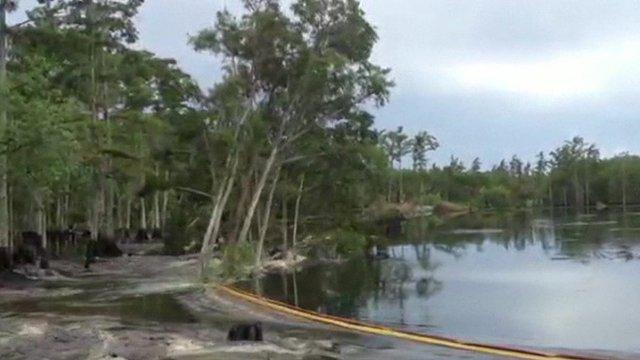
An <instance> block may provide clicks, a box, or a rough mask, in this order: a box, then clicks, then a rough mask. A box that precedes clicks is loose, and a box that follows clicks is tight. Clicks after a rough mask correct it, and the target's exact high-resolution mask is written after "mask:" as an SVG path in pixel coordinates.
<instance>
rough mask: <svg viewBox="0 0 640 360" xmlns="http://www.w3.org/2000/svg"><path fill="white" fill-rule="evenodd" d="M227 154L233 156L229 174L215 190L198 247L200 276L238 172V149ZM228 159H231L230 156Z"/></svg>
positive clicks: (205, 266) (218, 229) (208, 256)
mask: <svg viewBox="0 0 640 360" xmlns="http://www.w3.org/2000/svg"><path fill="white" fill-rule="evenodd" d="M229 156H230V157H231V156H234V157H235V159H233V165H232V166H231V171H230V174H229V175H228V176H227V177H226V178H225V179H224V180H223V181H222V183H221V184H220V187H219V189H218V192H217V196H216V198H215V200H214V204H213V209H212V210H211V217H210V218H209V225H208V226H207V231H206V232H205V234H204V239H203V240H202V248H201V249H200V276H201V277H203V278H204V277H205V275H206V270H207V268H208V267H209V259H210V254H209V253H210V250H211V247H212V244H213V243H215V240H216V239H217V238H218V233H219V232H220V224H221V221H222V213H223V212H224V209H225V208H226V206H227V202H228V201H229V195H231V191H232V190H233V185H234V184H235V180H236V174H237V172H238V164H239V162H240V154H239V153H238V151H235V152H234V155H231V154H229ZM228 160H231V159H230V158H229V159H228Z"/></svg>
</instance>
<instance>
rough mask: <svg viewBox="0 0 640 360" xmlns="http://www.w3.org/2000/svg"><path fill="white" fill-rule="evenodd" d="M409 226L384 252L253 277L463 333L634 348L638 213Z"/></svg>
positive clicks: (343, 312)
mask: <svg viewBox="0 0 640 360" xmlns="http://www.w3.org/2000/svg"><path fill="white" fill-rule="evenodd" d="M424 222H425V220H418V221H411V222H409V223H406V224H405V226H404V230H403V236H402V239H400V240H396V241H395V242H394V243H393V244H390V245H389V246H388V248H387V251H388V253H389V254H390V259H387V260H378V261H371V260H365V259H364V258H360V259H353V260H351V261H349V262H346V263H343V264H340V265H335V264H332V265H321V266H316V267H312V268H307V269H303V270H300V271H299V272H297V273H295V274H289V275H271V276H269V277H267V278H265V279H263V280H262V281H261V283H260V284H259V285H256V286H258V287H259V289H254V290H257V291H260V292H261V293H262V294H264V295H265V296H269V297H272V298H275V299H278V300H283V301H287V302H290V303H292V304H297V305H298V306H301V307H303V308H307V309H311V310H315V311H320V312H324V313H329V314H332V315H339V316H346V317H352V318H356V319H360V320H364V321H368V322H373V323H379V324H384V325H389V326H393V327H397V328H402V329H408V330H413V331H418V332H425V333H430V334H441V335H446V336H451V337H456V338H461V339H465V340H472V341H480V342H488V343H494V344H505V345H507V344H508V345H519V346H527V347H533V348H555V349H574V350H606V351H620V352H625V353H637V354H640V306H639V305H640V213H627V214H626V215H622V214H619V213H601V214H597V215H587V216H585V215H582V216H576V215H567V214H554V215H553V216H552V215H549V214H538V215H534V214H521V215H508V216H496V215H491V216H488V215H473V216H468V217H464V218H459V219H456V220H451V221H448V222H447V223H446V224H445V225H443V226H441V227H438V228H437V229H436V230H427V229H426V226H424Z"/></svg>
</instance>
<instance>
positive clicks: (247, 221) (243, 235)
mask: <svg viewBox="0 0 640 360" xmlns="http://www.w3.org/2000/svg"><path fill="white" fill-rule="evenodd" d="M278 150H279V149H278V146H277V145H274V147H273V149H272V150H271V154H270V155H269V158H268V159H267V162H266V163H265V165H264V169H263V170H262V174H261V175H260V180H259V181H258V184H257V186H256V189H255V190H254V193H253V197H252V198H251V203H250V205H249V209H248V210H247V216H246V217H245V218H244V222H243V223H242V229H241V230H240V236H238V243H241V244H242V243H244V242H246V241H247V236H248V235H249V230H250V228H251V223H252V222H253V216H254V215H255V212H256V208H257V207H258V202H259V201H260V196H261V195H262V191H263V189H264V186H265V184H266V183H267V178H268V177H269V173H270V172H271V169H272V168H273V164H274V163H275V161H276V157H277V155H278Z"/></svg>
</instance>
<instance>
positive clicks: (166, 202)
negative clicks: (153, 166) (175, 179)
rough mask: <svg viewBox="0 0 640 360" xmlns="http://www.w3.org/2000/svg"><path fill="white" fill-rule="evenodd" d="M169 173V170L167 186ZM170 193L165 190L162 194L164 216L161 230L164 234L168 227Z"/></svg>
mask: <svg viewBox="0 0 640 360" xmlns="http://www.w3.org/2000/svg"><path fill="white" fill-rule="evenodd" d="M169 178H170V175H169V171H168V170H167V172H166V173H165V181H166V182H167V184H168V183H169ZM169 191H170V190H165V191H163V192H162V215H161V219H160V229H162V231H163V232H164V229H165V226H166V225H167V216H168V214H167V210H168V207H169Z"/></svg>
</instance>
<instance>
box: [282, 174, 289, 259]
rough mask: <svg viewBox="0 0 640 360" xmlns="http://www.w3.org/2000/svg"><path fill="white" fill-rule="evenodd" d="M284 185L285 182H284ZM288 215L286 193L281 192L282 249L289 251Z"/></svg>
mask: <svg viewBox="0 0 640 360" xmlns="http://www.w3.org/2000/svg"><path fill="white" fill-rule="evenodd" d="M285 183H286V182H285ZM288 237H289V215H288V214H287V192H286V190H284V191H283V192H282V248H283V250H284V251H285V253H286V252H287V251H289V239H288Z"/></svg>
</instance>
